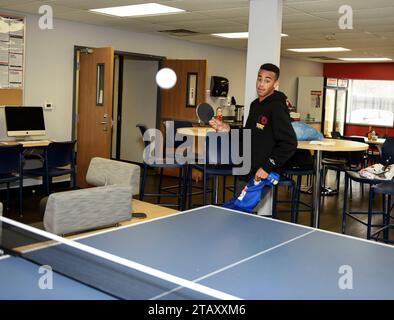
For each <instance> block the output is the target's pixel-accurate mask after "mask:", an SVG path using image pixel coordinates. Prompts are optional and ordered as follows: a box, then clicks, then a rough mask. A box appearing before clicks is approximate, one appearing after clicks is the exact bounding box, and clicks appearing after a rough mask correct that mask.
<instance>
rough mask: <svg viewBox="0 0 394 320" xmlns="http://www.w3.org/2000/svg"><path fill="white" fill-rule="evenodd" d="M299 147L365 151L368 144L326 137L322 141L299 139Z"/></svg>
mask: <svg viewBox="0 0 394 320" xmlns="http://www.w3.org/2000/svg"><path fill="white" fill-rule="evenodd" d="M297 148H298V149H304V150H320V151H332V152H335V151H365V150H368V148H369V147H368V144H366V143H362V142H356V141H349V140H341V139H324V140H321V141H298V146H297Z"/></svg>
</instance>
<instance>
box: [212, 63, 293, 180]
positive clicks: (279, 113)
mask: <svg viewBox="0 0 394 320" xmlns="http://www.w3.org/2000/svg"><path fill="white" fill-rule="evenodd" d="M279 74H280V70H279V68H278V67H277V66H275V65H273V64H270V63H267V64H263V65H262V66H261V67H260V70H259V72H258V76H257V81H256V90H257V96H258V98H257V99H256V100H254V101H253V102H252V103H251V105H250V110H249V116H248V119H247V121H246V125H245V127H244V128H245V129H250V130H251V139H252V141H251V171H250V173H249V175H248V176H246V177H245V178H246V179H247V180H249V179H250V178H251V177H253V176H254V178H255V180H261V179H266V178H267V177H268V175H269V173H270V172H271V171H278V170H279V169H280V168H281V167H282V166H283V165H284V164H285V163H286V162H287V161H288V160H289V159H290V158H291V157H292V156H293V154H294V153H295V151H296V149H297V137H296V134H295V132H294V129H293V127H292V125H291V120H290V115H289V111H288V108H287V106H286V96H285V95H284V94H283V93H282V92H280V91H276V90H275V87H276V86H277V85H278V83H279ZM209 124H210V125H211V126H212V128H214V129H215V130H217V131H229V130H230V127H229V125H228V124H226V123H223V122H222V121H220V120H218V119H215V118H212V120H211V121H210V122H209Z"/></svg>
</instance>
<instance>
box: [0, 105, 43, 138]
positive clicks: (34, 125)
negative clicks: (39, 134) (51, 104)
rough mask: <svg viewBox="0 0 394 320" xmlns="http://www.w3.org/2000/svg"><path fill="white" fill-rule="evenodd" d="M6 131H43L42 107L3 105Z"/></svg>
mask: <svg viewBox="0 0 394 320" xmlns="http://www.w3.org/2000/svg"><path fill="white" fill-rule="evenodd" d="M5 121H6V126H7V131H8V132H18V131H19V132H31V131H44V130H45V121H44V113H43V110H42V107H11V106H6V107H5Z"/></svg>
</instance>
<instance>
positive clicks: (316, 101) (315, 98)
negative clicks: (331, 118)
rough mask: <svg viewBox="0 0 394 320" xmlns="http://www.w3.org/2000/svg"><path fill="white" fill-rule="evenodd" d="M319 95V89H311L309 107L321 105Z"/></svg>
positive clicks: (320, 93)
mask: <svg viewBox="0 0 394 320" xmlns="http://www.w3.org/2000/svg"><path fill="white" fill-rule="evenodd" d="M321 95H322V92H321V91H320V90H312V91H311V108H320V106H321Z"/></svg>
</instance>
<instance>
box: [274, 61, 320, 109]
mask: <svg viewBox="0 0 394 320" xmlns="http://www.w3.org/2000/svg"><path fill="white" fill-rule="evenodd" d="M280 72H281V75H280V79H279V90H280V91H283V92H284V93H285V94H286V95H287V97H288V98H289V100H290V102H291V103H292V104H293V105H296V104H297V92H298V84H297V83H298V81H297V79H298V77H301V76H311V77H313V76H316V77H319V76H323V64H322V63H318V62H309V61H302V60H296V59H289V58H283V57H282V58H281V60H280Z"/></svg>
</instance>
